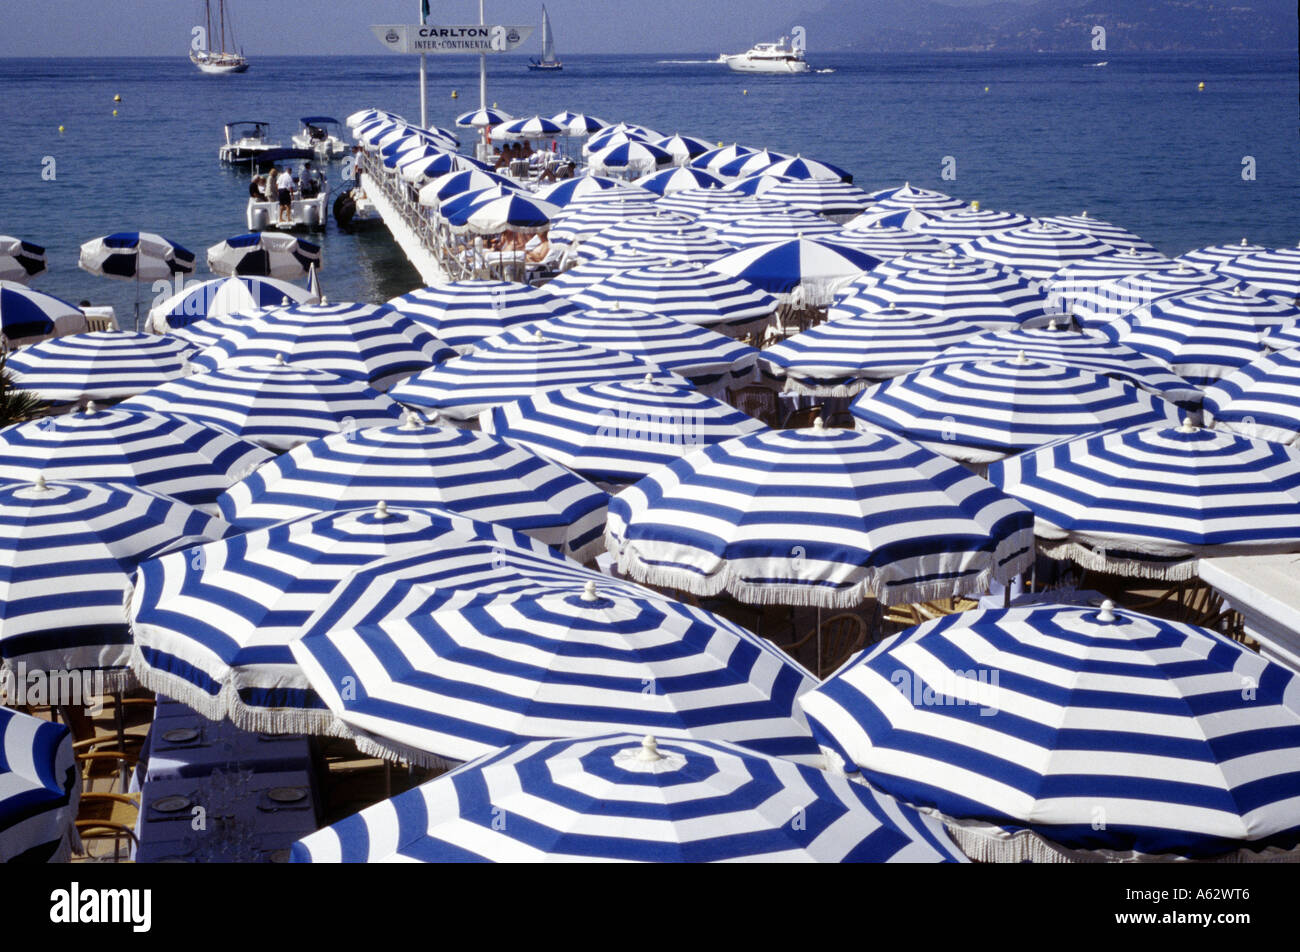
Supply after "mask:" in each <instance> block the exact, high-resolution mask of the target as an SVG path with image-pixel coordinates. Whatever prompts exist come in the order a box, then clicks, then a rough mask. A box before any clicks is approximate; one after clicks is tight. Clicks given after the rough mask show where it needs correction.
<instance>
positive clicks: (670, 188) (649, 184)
mask: <svg viewBox="0 0 1300 952" xmlns="http://www.w3.org/2000/svg"><path fill="white" fill-rule="evenodd" d="M722 183H723V180H722V179H721V178H719V177H718V176H716V175H714V174H713V173H712V172H706V171H704V170H703V169H693V168H691V167H690V166H681V165H679V166H678V167H676V168H672V169H664V170H663V171H662V172H652V173H651V174H649V175H644V176H642V177H641V178H639V179H637V180H636V181H635V182H634V183H633V184H635V185H639V186H641V188H645V189H649V190H650V191H652V192H654V193H655V194H656V195H671V194H672V193H673V192H681V191H685V190H686V189H691V188H720V187H721V186H722Z"/></svg>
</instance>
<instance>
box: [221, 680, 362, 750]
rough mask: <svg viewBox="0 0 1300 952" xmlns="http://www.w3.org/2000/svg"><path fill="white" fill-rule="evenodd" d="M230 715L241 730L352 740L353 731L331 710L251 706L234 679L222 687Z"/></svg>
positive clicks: (228, 714) (232, 721) (231, 719)
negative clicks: (246, 701)
mask: <svg viewBox="0 0 1300 952" xmlns="http://www.w3.org/2000/svg"><path fill="white" fill-rule="evenodd" d="M222 697H223V699H224V702H223V703H224V706H225V708H226V711H227V716H228V717H229V718H230V721H231V723H233V724H234V725H235V726H236V727H238V728H239V729H240V730H244V731H253V732H256V733H262V734H314V735H316V736H320V737H339V738H343V739H349V738H351V737H352V731H350V730H349V729H348V728H347V725H345V724H343V723H342V722H341V721H340V720H339V719H338V717H337V716H336V715H335V714H334V713H333V712H332V711H329V710H324V711H321V710H315V709H309V708H297V709H294V708H276V709H270V708H264V707H249V706H248V705H246V704H245V703H244V702H243V701H242V700H240V697H239V688H238V687H237V686H236V685H235V684H233V683H230V682H227V683H226V684H224V685H223V686H222Z"/></svg>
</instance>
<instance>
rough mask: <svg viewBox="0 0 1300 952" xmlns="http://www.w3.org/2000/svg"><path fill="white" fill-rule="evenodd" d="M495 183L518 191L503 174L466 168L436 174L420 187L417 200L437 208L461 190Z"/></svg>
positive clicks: (489, 185)
mask: <svg viewBox="0 0 1300 952" xmlns="http://www.w3.org/2000/svg"><path fill="white" fill-rule="evenodd" d="M495 185H500V186H501V187H502V188H506V189H511V190H513V191H519V186H518V185H517V184H516V183H515V182H513V181H512V180H510V179H508V178H506V177H505V176H504V175H498V174H497V173H496V172H485V171H484V170H482V169H466V170H465V171H463V172H448V173H447V174H446V175H440V176H438V177H437V178H436V179H434V180H433V181H431V182H429V183H428V184H427V185H425V186H424V187H423V188H421V189H420V192H419V200H420V204H421V205H429V206H432V207H433V208H437V207H438V206H439V205H441V204H442V203H443V202H445V201H446V200H447V199H449V198H453V197H455V196H456V195H460V194H461V193H462V192H473V191H476V190H477V189H480V188H492V187H493V186H495Z"/></svg>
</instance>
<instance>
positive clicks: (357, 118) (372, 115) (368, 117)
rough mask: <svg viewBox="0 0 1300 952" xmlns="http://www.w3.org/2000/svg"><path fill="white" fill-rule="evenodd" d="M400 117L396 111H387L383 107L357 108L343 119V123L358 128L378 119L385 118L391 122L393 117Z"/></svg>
mask: <svg viewBox="0 0 1300 952" xmlns="http://www.w3.org/2000/svg"><path fill="white" fill-rule="evenodd" d="M401 118H402V117H401V116H399V115H398V114H397V113H395V112H388V111H387V110H385V109H358V110H357V111H356V112H354V113H352V114H351V115H350V116H348V117H347V119H345V120H344V123H345V124H346V125H347V127H348V128H349V129H359V128H360V127H362V126H364V125H369V124H370V123H372V122H374V121H376V120H378V119H386V120H389V121H390V122H391V121H392V120H394V119H398V120H400V119H401Z"/></svg>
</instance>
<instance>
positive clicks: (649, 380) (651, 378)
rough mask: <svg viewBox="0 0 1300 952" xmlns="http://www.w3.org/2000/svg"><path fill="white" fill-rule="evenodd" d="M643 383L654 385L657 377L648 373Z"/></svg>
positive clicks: (642, 380)
mask: <svg viewBox="0 0 1300 952" xmlns="http://www.w3.org/2000/svg"><path fill="white" fill-rule="evenodd" d="M641 382H642V383H645V384H651V383H654V382H655V375H654V374H652V373H647V374H646V375H645V376H644V377H642V378H641Z"/></svg>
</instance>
